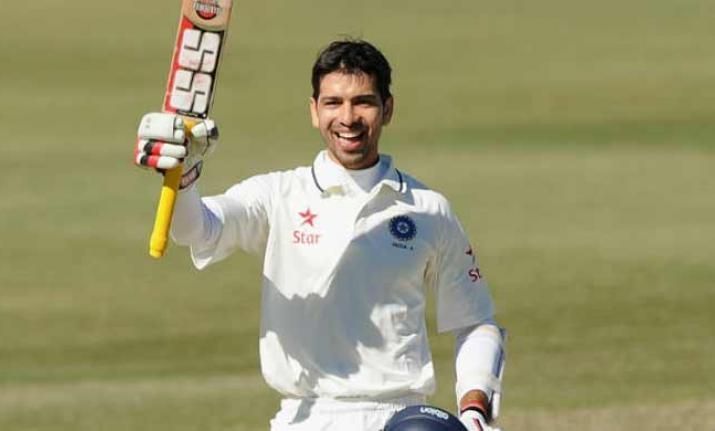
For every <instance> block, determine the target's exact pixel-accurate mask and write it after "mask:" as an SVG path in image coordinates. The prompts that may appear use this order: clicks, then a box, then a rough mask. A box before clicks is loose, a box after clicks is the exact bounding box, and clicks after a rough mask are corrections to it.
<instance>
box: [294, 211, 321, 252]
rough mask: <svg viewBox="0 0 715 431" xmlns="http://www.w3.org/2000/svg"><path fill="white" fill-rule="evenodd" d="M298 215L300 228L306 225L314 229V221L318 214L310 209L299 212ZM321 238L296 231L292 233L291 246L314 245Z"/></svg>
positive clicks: (317, 234) (314, 234) (317, 235)
mask: <svg viewBox="0 0 715 431" xmlns="http://www.w3.org/2000/svg"><path fill="white" fill-rule="evenodd" d="M298 215H299V216H300V218H301V222H300V225H301V226H305V225H308V226H310V227H315V219H316V217H318V214H315V213H313V212H312V211H310V208H307V209H306V210H305V211H299V212H298ZM321 236H322V235H321V234H319V233H313V232H305V231H302V230H298V229H296V230H294V231H293V244H303V245H316V244H318V243H319V242H320V237H321Z"/></svg>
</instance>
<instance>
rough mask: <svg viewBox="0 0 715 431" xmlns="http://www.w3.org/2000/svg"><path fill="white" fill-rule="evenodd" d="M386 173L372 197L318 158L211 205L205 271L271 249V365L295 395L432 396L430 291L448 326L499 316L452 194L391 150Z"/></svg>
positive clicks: (267, 256) (202, 244)
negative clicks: (405, 166) (404, 168)
mask: <svg viewBox="0 0 715 431" xmlns="http://www.w3.org/2000/svg"><path fill="white" fill-rule="evenodd" d="M333 167H334V166H333ZM377 172H379V173H380V174H379V177H377V178H376V184H375V185H374V186H373V187H372V188H371V190H369V192H367V193H366V192H364V191H363V190H361V189H360V187H356V183H355V182H354V181H352V179H351V178H349V175H348V176H347V177H346V176H345V175H344V174H345V173H342V174H341V173H340V172H339V171H336V170H334V169H332V168H331V165H330V164H328V163H326V159H325V154H324V153H321V154H319V155H318V157H317V158H316V160H315V162H314V163H313V165H312V166H308V167H299V168H297V169H294V170H290V171H284V172H274V173H269V174H266V175H259V176H256V177H252V178H249V179H247V180H245V181H243V182H241V183H239V184H237V185H235V186H233V187H232V188H230V189H229V190H228V191H227V192H226V193H224V194H222V195H219V196H213V197H208V198H204V199H203V203H204V208H205V211H204V217H205V219H204V226H208V227H206V228H205V229H204V230H205V232H204V234H203V236H202V238H201V239H200V240H198V241H194V242H193V243H192V244H191V250H192V258H193V260H194V263H195V265H196V266H197V267H198V268H203V267H205V266H207V265H209V264H211V263H213V262H216V261H218V260H221V259H223V258H225V257H227V256H228V255H229V254H231V253H232V252H233V251H234V250H236V249H238V248H240V249H243V250H245V251H247V252H251V253H254V254H257V255H259V256H262V257H263V286H262V289H263V291H262V310H261V311H262V313H261V338H260V355H261V369H262V372H263V375H264V377H265V379H266V381H267V382H268V384H269V385H270V386H272V387H273V388H275V389H276V390H278V391H279V392H281V393H282V394H284V395H285V396H288V397H326V398H345V399H373V400H374V399H385V398H393V397H398V396H404V395H408V394H411V393H413V394H415V393H416V394H430V393H432V391H433V390H434V370H433V366H432V358H431V354H430V350H429V344H428V340H427V330H426V325H425V304H426V296H427V292H428V291H430V290H433V291H434V296H435V298H436V302H437V305H436V310H437V329H438V330H439V331H440V332H444V331H450V330H454V329H459V328H463V327H466V326H470V325H474V324H477V323H479V322H483V321H485V320H487V319H490V318H492V315H493V306H492V300H491V297H490V295H489V292H488V289H487V286H486V283H485V280H484V278H483V277H482V274H481V272H480V270H479V267H478V263H477V259H476V256H475V253H474V250H473V249H472V247H471V246H470V244H469V241H468V240H467V238H466V236H465V234H464V232H463V230H462V227H461V226H460V224H459V222H458V220H457V219H456V217H455V216H454V215H453V214H452V211H451V209H450V207H449V204H448V202H447V200H446V199H445V198H444V197H443V196H442V195H440V194H439V193H437V192H435V191H433V190H430V189H429V188H427V187H426V186H424V185H423V184H421V183H419V182H418V181H416V180H415V179H414V178H412V177H411V176H409V175H407V174H405V173H403V172H401V171H399V170H398V169H396V168H395V167H394V166H393V164H392V160H391V158H390V157H389V156H386V155H381V156H380V163H379V166H378V167H377ZM206 217H208V219H210V220H213V221H212V222H210V220H209V221H207V220H206Z"/></svg>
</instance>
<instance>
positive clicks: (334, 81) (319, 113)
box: [310, 70, 394, 169]
mask: <svg viewBox="0 0 715 431" xmlns="http://www.w3.org/2000/svg"><path fill="white" fill-rule="evenodd" d="M393 103H394V102H393V99H392V97H388V98H387V100H385V101H383V100H382V98H381V97H380V93H379V92H378V90H377V88H376V85H375V79H374V78H373V77H372V76H370V75H367V74H365V73H348V72H345V71H342V70H337V71H335V72H331V73H328V74H326V75H325V76H323V78H322V79H321V81H320V92H319V93H318V97H317V99H316V98H314V97H311V98H310V114H311V118H312V121H313V127H315V128H317V129H318V130H319V131H320V135H321V136H322V137H323V141H325V145H326V147H327V150H328V155H329V156H330V158H331V159H333V160H334V161H335V162H337V163H339V164H341V165H342V166H343V167H344V168H346V169H365V168H369V167H370V166H372V165H374V164H375V163H377V161H378V158H379V155H378V141H379V140H380V133H381V132H382V126H385V125H387V124H388V123H389V122H390V119H391V118H392V108H393Z"/></svg>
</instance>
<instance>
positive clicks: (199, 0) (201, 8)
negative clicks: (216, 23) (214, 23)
mask: <svg viewBox="0 0 715 431" xmlns="http://www.w3.org/2000/svg"><path fill="white" fill-rule="evenodd" d="M194 10H195V11H196V13H197V14H198V15H199V16H200V17H201V18H203V19H207V20H208V19H214V18H216V15H218V14H219V13H220V12H221V6H219V5H218V0H194Z"/></svg>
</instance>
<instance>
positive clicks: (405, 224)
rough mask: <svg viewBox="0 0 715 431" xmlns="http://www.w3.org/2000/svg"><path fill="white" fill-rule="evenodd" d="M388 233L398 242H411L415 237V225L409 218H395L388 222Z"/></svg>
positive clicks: (403, 216)
mask: <svg viewBox="0 0 715 431" xmlns="http://www.w3.org/2000/svg"><path fill="white" fill-rule="evenodd" d="M390 233H391V234H392V236H394V237H395V239H397V240H398V241H411V240H412V239H414V238H415V236H416V235H417V225H416V224H415V222H414V221H413V220H412V219H411V218H410V217H409V216H406V215H400V216H395V217H393V218H392V219H391V220H390Z"/></svg>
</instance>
